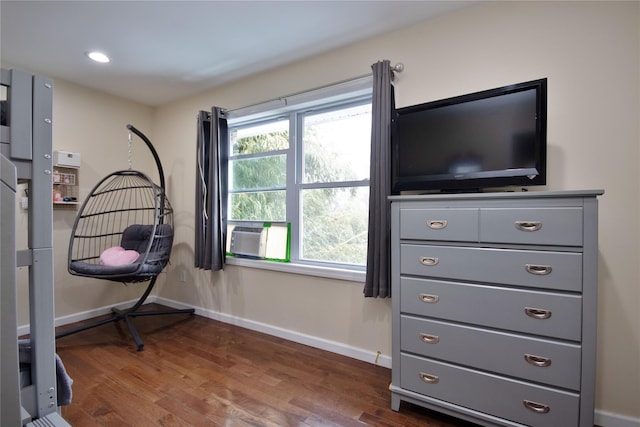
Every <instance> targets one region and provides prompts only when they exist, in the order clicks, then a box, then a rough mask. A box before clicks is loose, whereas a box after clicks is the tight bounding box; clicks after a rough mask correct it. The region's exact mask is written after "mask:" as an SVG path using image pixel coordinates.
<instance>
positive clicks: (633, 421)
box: [594, 409, 640, 427]
mask: <svg viewBox="0 0 640 427" xmlns="http://www.w3.org/2000/svg"><path fill="white" fill-rule="evenodd" d="M594 418H595V419H594V422H595V424H596V425H597V426H601V427H640V418H634V417H628V416H626V415H621V414H616V413H613V412H607V411H600V410H598V409H596V411H595V416H594Z"/></svg>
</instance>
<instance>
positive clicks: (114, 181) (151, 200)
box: [56, 125, 194, 351]
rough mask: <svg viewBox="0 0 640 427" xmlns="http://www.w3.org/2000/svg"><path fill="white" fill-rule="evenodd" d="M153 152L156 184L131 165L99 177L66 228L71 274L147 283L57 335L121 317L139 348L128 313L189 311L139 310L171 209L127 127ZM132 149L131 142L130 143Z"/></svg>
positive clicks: (168, 229) (160, 255) (160, 259)
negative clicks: (128, 298) (103, 314)
mask: <svg viewBox="0 0 640 427" xmlns="http://www.w3.org/2000/svg"><path fill="white" fill-rule="evenodd" d="M127 128H128V129H129V144H131V133H134V134H136V135H137V136H139V137H140V138H141V139H142V140H143V141H144V142H145V143H146V145H147V147H148V148H149V150H150V151H151V153H152V154H153V157H154V160H155V162H156V166H157V168H158V174H159V176H160V185H156V184H155V183H154V182H153V181H152V180H151V179H150V178H149V177H148V176H147V175H146V174H144V173H142V172H140V171H136V170H133V169H131V160H129V162H130V163H129V169H128V170H121V171H116V172H113V173H111V174H109V175H107V176H106V177H104V178H103V179H102V180H101V181H100V182H98V184H96V186H95V187H94V188H93V189H92V190H91V192H90V193H89V195H88V196H87V197H86V199H85V200H84V202H83V204H82V206H81V208H80V211H79V212H78V214H77V215H76V219H75V221H74V224H73V228H72V229H71V239H70V241H69V253H68V271H69V273H70V274H72V275H75V276H83V277H88V278H94V279H104V280H110V281H114V282H120V283H124V284H129V283H137V282H149V284H148V285H147V288H146V290H145V291H144V293H143V294H142V296H141V297H140V298H139V300H138V301H137V302H136V303H135V304H134V305H133V306H132V307H130V308H128V309H118V308H115V307H114V308H112V309H111V311H112V316H111V317H109V318H108V319H104V320H101V321H98V322H95V323H91V324H88V325H83V326H80V327H77V328H75V329H71V330H68V331H64V332H61V333H59V334H57V335H56V338H62V337H64V336H67V335H71V334H74V333H77V332H81V331H84V330H87V329H91V328H94V327H97V326H101V325H104V324H107V323H110V322H117V321H119V320H124V321H125V322H126V324H127V326H128V328H129V331H130V332H131V335H132V336H133V338H134V341H135V342H136V345H137V347H138V351H141V350H142V349H143V347H144V344H143V343H142V340H141V338H140V335H139V334H138V332H137V330H136V328H135V325H134V324H133V322H132V320H131V319H132V318H133V317H137V316H153V315H167V314H183V313H184V314H193V313H194V310H193V309H170V310H156V311H150V310H140V307H141V306H142V305H143V304H144V302H145V300H146V299H147V297H148V296H149V294H150V292H151V290H152V289H153V287H154V285H155V283H156V280H157V279H158V275H159V274H160V273H161V272H162V271H163V270H164V268H165V267H166V265H167V263H168V262H169V257H170V255H171V248H172V245H173V208H172V207H171V204H170V203H169V199H168V198H167V196H166V193H165V183H164V172H163V169H162V164H161V163H160V159H159V157H158V154H157V152H156V150H155V148H154V147H153V145H152V144H151V141H149V139H148V138H147V137H146V136H145V135H144V134H142V133H141V132H140V131H139V130H137V129H136V128H135V127H133V126H132V125H127ZM129 147H130V149H131V145H130V146H129Z"/></svg>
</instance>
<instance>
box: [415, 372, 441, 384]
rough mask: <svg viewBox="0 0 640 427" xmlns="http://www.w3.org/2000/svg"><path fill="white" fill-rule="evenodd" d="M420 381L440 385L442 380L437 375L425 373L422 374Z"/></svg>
mask: <svg viewBox="0 0 640 427" xmlns="http://www.w3.org/2000/svg"><path fill="white" fill-rule="evenodd" d="M420 379H421V380H422V381H424V382H425V383H427V384H438V383H439V382H440V378H439V377H438V376H437V375H431V374H425V373H424V372H420Z"/></svg>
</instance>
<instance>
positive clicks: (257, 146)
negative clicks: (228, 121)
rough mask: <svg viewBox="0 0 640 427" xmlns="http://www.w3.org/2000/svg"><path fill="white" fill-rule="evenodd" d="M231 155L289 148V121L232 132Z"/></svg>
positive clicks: (264, 124)
mask: <svg viewBox="0 0 640 427" xmlns="http://www.w3.org/2000/svg"><path fill="white" fill-rule="evenodd" d="M229 140H230V144H231V154H232V155H234V156H237V155H241V154H255V153H264V152H269V151H276V150H286V149H287V148H289V121H288V120H279V121H276V122H269V123H263V124H259V125H253V126H249V127H244V128H236V129H232V130H231V135H230V136H229Z"/></svg>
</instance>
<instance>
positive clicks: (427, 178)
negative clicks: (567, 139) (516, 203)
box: [391, 78, 547, 194]
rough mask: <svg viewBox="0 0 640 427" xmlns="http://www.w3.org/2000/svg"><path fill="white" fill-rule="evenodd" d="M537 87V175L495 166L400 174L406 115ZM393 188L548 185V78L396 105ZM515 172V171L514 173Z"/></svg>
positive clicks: (444, 189)
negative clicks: (459, 174) (462, 172)
mask: <svg viewBox="0 0 640 427" xmlns="http://www.w3.org/2000/svg"><path fill="white" fill-rule="evenodd" d="M531 89H535V90H536V114H537V117H538V119H537V120H536V141H535V156H536V159H535V163H536V165H535V170H534V171H533V172H534V173H535V176H534V177H533V178H531V177H530V176H531V175H533V174H532V173H531V172H532V171H531V170H518V171H519V172H516V170H514V169H508V170H495V171H481V172H477V173H470V174H467V175H466V176H465V177H464V178H462V179H460V178H456V177H455V176H454V174H438V175H419V176H415V175H414V176H408V177H400V176H399V175H398V169H399V168H398V157H399V156H398V151H399V149H400V148H401V145H402V141H401V140H400V138H399V132H398V120H399V118H400V117H401V116H402V115H406V114H411V113H415V112H420V111H425V110H430V109H435V108H440V107H444V106H448V105H454V104H461V103H466V102H471V101H477V100H481V99H486V98H492V97H496V96H501V95H506V94H510V93H515V92H521V91H525V90H531ZM391 135H392V136H391V176H392V178H391V180H392V181H391V191H392V194H400V193H401V192H404V191H411V192H425V193H426V192H438V191H439V192H470V191H482V190H483V189H487V188H502V187H529V186H538V185H546V181H547V79H546V78H542V79H537V80H531V81H528V82H523V83H517V84H512V85H508V86H503V87H498V88H495V89H489V90H484V91H480V92H474V93H470V94H466V95H460V96H455V97H452V98H446V99H441V100H437V101H431V102H425V103H423V104H418V105H412V106H409V107H403V108H399V109H395V110H394V111H393V117H392V129H391ZM514 173H515V174H514Z"/></svg>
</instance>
